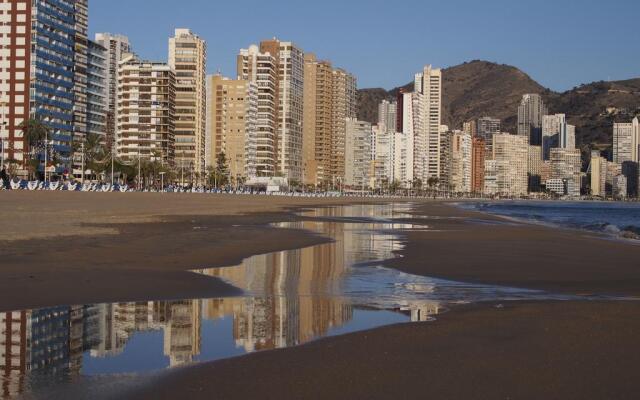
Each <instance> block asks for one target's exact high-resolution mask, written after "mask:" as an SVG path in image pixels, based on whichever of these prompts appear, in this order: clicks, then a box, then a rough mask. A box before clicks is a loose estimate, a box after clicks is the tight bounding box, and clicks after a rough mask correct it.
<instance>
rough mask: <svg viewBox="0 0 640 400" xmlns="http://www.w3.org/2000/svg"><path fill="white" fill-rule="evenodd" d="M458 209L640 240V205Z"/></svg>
mask: <svg viewBox="0 0 640 400" xmlns="http://www.w3.org/2000/svg"><path fill="white" fill-rule="evenodd" d="M458 206H459V207H461V208H465V209H469V210H475V211H481V212H487V213H490V214H495V215H501V216H505V217H509V218H513V219H516V220H520V221H525V222H532V223H538V224H545V225H551V226H556V227H558V226H559V227H564V228H571V229H583V230H587V231H592V232H599V233H603V234H607V235H611V236H615V237H620V238H625V239H636V240H638V239H640V203H615V202H591V201H582V202H565V201H493V202H477V203H458Z"/></svg>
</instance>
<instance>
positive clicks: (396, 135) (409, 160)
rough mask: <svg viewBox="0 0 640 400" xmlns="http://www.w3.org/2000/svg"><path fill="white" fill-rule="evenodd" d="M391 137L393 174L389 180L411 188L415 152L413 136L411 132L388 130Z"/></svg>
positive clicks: (413, 177)
mask: <svg viewBox="0 0 640 400" xmlns="http://www.w3.org/2000/svg"><path fill="white" fill-rule="evenodd" d="M388 133H389V134H390V135H392V137H393V155H392V158H393V176H392V177H391V180H390V182H391V183H393V182H396V183H399V184H400V186H401V187H404V188H407V189H409V188H411V187H412V186H413V182H414V179H415V176H414V174H413V171H414V169H413V166H414V163H415V162H414V159H413V156H414V154H415V149H414V144H415V137H414V135H413V134H412V133H406V132H388Z"/></svg>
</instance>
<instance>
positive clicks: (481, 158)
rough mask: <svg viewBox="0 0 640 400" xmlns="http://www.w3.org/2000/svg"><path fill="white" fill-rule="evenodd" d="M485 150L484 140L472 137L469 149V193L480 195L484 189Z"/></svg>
mask: <svg viewBox="0 0 640 400" xmlns="http://www.w3.org/2000/svg"><path fill="white" fill-rule="evenodd" d="M485 149H486V144H485V142H484V139H482V138H480V137H474V138H473V142H472V149H471V192H473V193H482V191H483V189H484V164H485V156H486V150H485Z"/></svg>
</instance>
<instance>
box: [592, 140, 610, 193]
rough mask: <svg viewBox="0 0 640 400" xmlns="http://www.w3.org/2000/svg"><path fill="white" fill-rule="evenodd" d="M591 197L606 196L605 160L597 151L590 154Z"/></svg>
mask: <svg viewBox="0 0 640 400" xmlns="http://www.w3.org/2000/svg"><path fill="white" fill-rule="evenodd" d="M591 195H592V196H600V197H605V196H606V195H607V159H606V158H604V157H602V156H601V155H600V152H599V151H592V152H591Z"/></svg>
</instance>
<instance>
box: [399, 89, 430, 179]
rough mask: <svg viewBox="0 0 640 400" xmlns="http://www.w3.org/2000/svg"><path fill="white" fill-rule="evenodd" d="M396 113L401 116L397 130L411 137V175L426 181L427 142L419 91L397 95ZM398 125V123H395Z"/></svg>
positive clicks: (422, 104)
mask: <svg viewBox="0 0 640 400" xmlns="http://www.w3.org/2000/svg"><path fill="white" fill-rule="evenodd" d="M398 100H399V101H398V104H400V105H401V107H398V114H399V115H401V116H402V120H401V121H400V122H401V124H399V126H400V127H401V128H400V129H399V130H398V131H399V132H402V133H406V134H410V135H412V137H413V176H414V178H416V179H419V180H421V181H422V182H423V183H426V181H427V180H428V178H427V174H426V166H427V159H428V148H429V144H428V141H427V135H426V134H425V123H424V120H423V118H424V117H425V113H424V111H423V107H424V101H423V98H422V94H420V93H416V92H413V93H402V94H401V95H399V97H398ZM397 126H398V125H397Z"/></svg>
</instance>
